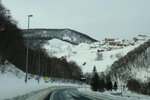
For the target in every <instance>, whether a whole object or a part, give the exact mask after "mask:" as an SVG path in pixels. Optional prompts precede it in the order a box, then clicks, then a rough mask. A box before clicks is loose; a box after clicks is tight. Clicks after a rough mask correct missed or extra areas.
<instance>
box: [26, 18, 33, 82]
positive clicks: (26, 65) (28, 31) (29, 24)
mask: <svg viewBox="0 0 150 100" xmlns="http://www.w3.org/2000/svg"><path fill="white" fill-rule="evenodd" d="M30 17H33V15H28V33H29V25H30ZM28 39H29V38H28V37H27V53H26V77H25V82H26V83H27V81H28V53H29V44H28V41H29V40H28Z"/></svg>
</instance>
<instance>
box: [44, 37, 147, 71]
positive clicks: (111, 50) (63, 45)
mask: <svg viewBox="0 0 150 100" xmlns="http://www.w3.org/2000/svg"><path fill="white" fill-rule="evenodd" d="M148 38H149V37H141V36H138V37H136V38H134V39H131V40H120V39H105V40H102V41H99V42H95V43H92V44H87V43H80V44H79V45H72V44H69V43H67V42H64V41H61V40H58V39H52V40H49V41H48V43H46V44H45V45H44V46H43V48H45V49H46V51H47V53H48V54H49V55H50V56H55V57H58V58H61V57H65V58H66V59H67V60H68V61H75V62H76V63H77V64H78V65H79V66H80V67H81V68H82V70H83V72H84V73H86V72H92V70H93V67H94V66H95V67H96V68H97V71H98V72H102V71H105V70H106V69H107V68H109V67H110V66H111V64H113V63H114V61H116V60H117V59H119V58H120V57H123V56H124V55H126V54H127V53H128V52H129V51H131V50H133V49H134V48H136V47H138V46H139V45H140V44H142V43H143V42H145V41H146V40H147V39H148Z"/></svg>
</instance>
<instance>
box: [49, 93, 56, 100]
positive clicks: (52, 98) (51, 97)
mask: <svg viewBox="0 0 150 100" xmlns="http://www.w3.org/2000/svg"><path fill="white" fill-rule="evenodd" d="M56 92H57V91H55V92H53V93H52V94H51V96H50V99H49V100H54V95H55V93H56Z"/></svg>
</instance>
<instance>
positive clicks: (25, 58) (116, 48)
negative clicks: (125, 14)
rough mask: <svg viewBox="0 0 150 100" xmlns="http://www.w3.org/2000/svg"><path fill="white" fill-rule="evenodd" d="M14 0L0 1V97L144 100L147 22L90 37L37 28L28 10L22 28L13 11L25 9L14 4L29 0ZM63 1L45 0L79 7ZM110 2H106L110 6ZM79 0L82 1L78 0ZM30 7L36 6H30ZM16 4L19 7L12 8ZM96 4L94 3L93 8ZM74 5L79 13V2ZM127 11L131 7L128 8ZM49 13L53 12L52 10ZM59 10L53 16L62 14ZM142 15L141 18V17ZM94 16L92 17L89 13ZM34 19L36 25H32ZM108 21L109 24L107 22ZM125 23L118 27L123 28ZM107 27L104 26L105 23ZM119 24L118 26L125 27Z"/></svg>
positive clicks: (149, 54)
mask: <svg viewBox="0 0 150 100" xmlns="http://www.w3.org/2000/svg"><path fill="white" fill-rule="evenodd" d="M15 1H16V2H18V3H16V4H13V2H11V1H8V0H6V1H4V0H0V100H150V34H149V32H150V31H149V30H146V29H147V28H145V27H147V26H144V28H143V27H141V29H142V28H143V29H145V31H141V30H139V29H138V28H135V27H134V28H135V30H138V33H136V34H123V35H119V34H118V36H117V35H116V34H115V33H112V34H110V36H107V35H103V34H100V33H99V34H100V35H99V34H97V36H96V35H95V36H96V37H95V36H94V35H93V36H92V35H90V34H88V33H86V32H84V31H82V32H80V31H78V30H75V29H73V28H67V27H62V28H53V27H52V28H51V26H50V28H48V27H49V26H48V27H43V26H44V25H42V24H41V23H42V22H41V23H40V20H38V21H37V22H34V21H33V22H32V17H33V15H32V14H27V18H26V22H27V26H28V27H27V29H26V28H24V26H22V25H23V23H22V22H21V21H19V20H20V19H19V20H18V22H16V20H17V17H16V16H21V15H22V14H21V13H19V12H20V11H21V12H22V10H26V9H27V8H26V7H25V8H23V7H21V6H20V5H23V2H24V3H27V4H29V5H28V6H29V8H30V6H33V3H34V2H35V0H33V1H31V3H29V0H27V1H19V0H15ZM66 1H67V0H66ZM66 1H64V2H61V3H63V4H60V3H59V2H58V1H57V0H56V1H51V2H50V1H46V2H48V3H52V4H53V5H55V3H56V4H57V5H59V6H60V8H62V9H63V8H65V7H67V6H69V7H70V9H79V8H80V5H79V8H76V7H75V8H74V6H73V5H74V4H76V3H77V4H78V3H79V2H80V1H78V2H77V1H76V2H75V1H72V2H69V1H67V3H66ZM68 2H69V3H70V4H71V5H72V7H73V8H72V7H71V6H70V5H69V4H68ZM96 2H97V4H96ZM108 2H109V1H107V2H104V1H103V0H101V1H100V2H99V1H97V0H95V2H94V3H93V1H90V2H88V3H87V4H90V5H92V6H91V7H93V8H91V9H90V10H93V9H94V5H99V4H98V3H104V4H108ZM114 2H115V3H117V4H118V3H119V4H121V5H123V7H124V4H132V3H133V2H129V1H128V0H127V1H122V2H120V1H117V0H114ZM114 2H111V3H112V4H108V5H109V6H112V5H113V3H114ZM148 2H149V1H146V0H145V1H144V2H142V1H138V0H137V2H136V3H135V4H136V5H137V6H134V7H139V5H143V4H144V5H145V6H143V8H140V9H142V11H143V10H145V9H146V8H147V5H146V4H147V3H148ZM80 3H81V4H84V2H80ZM149 3H150V2H149ZM39 4H41V2H38V3H37V6H38V5H39ZM43 4H44V6H43V7H49V5H48V4H46V3H43ZM52 4H50V5H51V6H52ZM119 4H118V5H119ZM17 5H18V6H17ZM25 5H26V4H25ZM118 5H117V7H118ZM9 6H10V8H9ZM62 6H63V7H62ZM11 7H12V9H11ZM33 7H35V8H36V6H33ZM95 7H96V6H95ZM119 7H120V6H119ZM145 7H146V8H145ZM16 8H20V10H16V11H15V10H14V9H16ZM21 8H22V9H21ZM54 8H55V6H54ZM58 8H59V7H58ZM67 8H68V7H67ZM104 8H105V7H104ZM129 8H130V6H129ZM9 9H10V11H9ZM33 9H34V8H33ZM96 9H99V8H97V7H96ZM113 9H115V7H114V8H113ZM137 9H139V8H137ZM137 9H136V10H135V9H134V11H137ZM11 10H12V11H11ZM37 10H38V7H37ZM47 10H48V8H47ZM80 10H81V12H82V10H83V7H82V8H81V9H80ZM86 10H87V9H86ZM109 10H110V9H109ZM109 10H108V11H109ZM115 10H116V9H115ZM126 10H127V9H126ZM126 10H125V11H126ZM129 10H133V9H132V7H131V9H129ZM17 11H18V12H17ZM39 11H40V10H39ZM41 11H42V10H41ZM56 11H57V10H56ZM60 11H61V10H60ZM62 11H63V10H62ZM65 11H67V10H66V9H65ZM71 11H72V10H71ZM73 11H74V10H73ZM117 11H119V10H117ZM13 12H14V13H13ZM37 12H38V11H37ZM54 12H55V10H54ZM79 12H80V11H79ZM81 12H80V13H81ZM121 12H122V10H121ZM121 12H120V13H121ZM29 13H31V12H30V11H29ZM33 13H35V12H34V11H33ZM41 13H42V14H45V13H43V12H41ZM96 13H97V12H96ZM118 13H119V12H118ZM120 13H119V14H120ZM139 13H140V11H139ZM15 14H16V15H15ZM17 14H18V15H17ZM51 14H54V15H55V13H51ZM59 14H62V13H61V12H60V13H59ZM65 14H68V13H65ZM86 14H87V13H86V12H85V15H86ZM91 14H92V12H91ZM135 14H137V13H135ZM146 14H147V13H146ZM54 15H53V17H54ZM63 15H64V14H62V16H59V17H62V18H63V17H64V16H63ZM39 16H40V15H39ZM43 16H44V15H43ZM56 16H57V14H56ZM56 16H55V17H56ZM70 16H71V15H70ZM89 16H90V15H89ZM91 16H92V15H91ZM119 16H120V15H119ZM147 16H148V15H147ZM45 17H46V14H45ZM80 17H81V16H80ZM82 17H83V16H82ZM105 17H106V16H105ZM112 17H113V15H112ZM130 17H131V16H130ZM14 18H16V19H14ZM56 18H57V17H56ZM119 18H122V17H118V19H119ZM141 18H143V17H141ZM144 18H145V20H146V18H147V17H144ZM94 19H95V20H96V19H97V18H96V17H94ZM109 19H111V18H109ZM64 20H65V18H64ZM68 20H70V19H68ZM85 20H86V18H85ZM103 20H104V19H103ZM134 20H136V19H134ZM137 20H138V21H139V19H137ZM143 20H144V19H142V21H143ZM70 21H72V20H70ZM111 21H112V20H111ZM115 21H116V20H115ZM148 22H149V20H148ZM18 23H19V24H18ZM31 23H34V24H31ZM39 23H40V24H41V26H40V27H37V26H36V25H37V24H39ZM45 23H46V22H45ZM52 23H53V22H52ZM54 23H57V22H54ZM60 23H61V21H60ZM63 23H65V22H63ZM66 23H67V22H66ZM72 23H75V22H72ZM89 23H90V21H89ZM122 23H123V22H122ZM20 24H21V25H20ZM80 24H81V23H79V24H78V25H80ZM109 24H112V23H111V22H109ZM140 24H142V23H140ZM30 25H35V27H31V26H30ZM45 25H46V24H45ZM54 25H55V24H54ZM115 25H117V24H116V23H115ZM121 25H122V24H121ZM142 25H147V24H146V23H144V24H142ZM64 26H65V25H64ZM68 26H69V25H68ZM85 26H86V25H85ZM127 26H130V25H127ZM127 26H124V28H125V27H126V28H125V29H127ZM41 27H42V28H41ZM55 27H57V25H56V26H55ZM58 27H60V26H58ZM70 27H71V26H70ZM72 27H73V26H72ZM91 27H92V26H91ZM93 27H94V26H93ZM112 27H113V26H112ZM118 27H119V26H118ZM80 28H82V27H81V26H80ZM107 28H108V30H109V25H108V27H107ZM77 29H78V28H77ZM91 29H92V28H91ZM95 29H96V28H95ZM98 29H99V28H98ZM117 29H118V28H117ZM125 29H123V30H121V31H126V30H125ZM129 29H130V28H129ZM148 29H149V28H148ZM87 30H88V29H87ZM99 30H100V29H99ZM110 30H111V28H110ZM131 30H134V29H131ZM131 30H130V31H131ZM93 31H94V30H93ZM118 31H120V30H119V29H118ZM89 32H90V31H89ZM106 32H107V31H106ZM136 32H137V31H136Z"/></svg>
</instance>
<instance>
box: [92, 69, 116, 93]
mask: <svg viewBox="0 0 150 100" xmlns="http://www.w3.org/2000/svg"><path fill="white" fill-rule="evenodd" d="M90 83H91V88H92V90H93V91H100V92H103V91H105V90H107V91H112V90H113V89H114V90H115V91H116V90H117V88H118V85H117V82H116V81H115V82H114V84H113V83H112V80H111V77H110V76H104V74H103V73H102V74H101V76H99V75H98V73H97V71H96V67H94V68H93V73H92V78H91V82H90Z"/></svg>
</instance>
